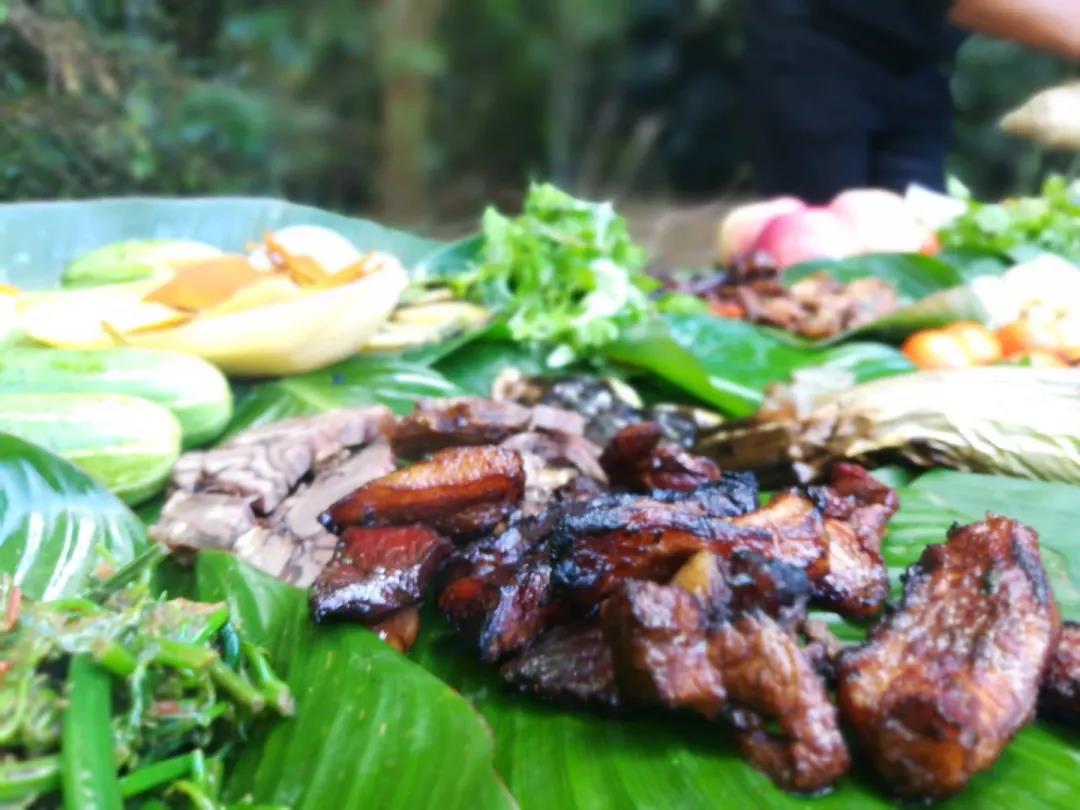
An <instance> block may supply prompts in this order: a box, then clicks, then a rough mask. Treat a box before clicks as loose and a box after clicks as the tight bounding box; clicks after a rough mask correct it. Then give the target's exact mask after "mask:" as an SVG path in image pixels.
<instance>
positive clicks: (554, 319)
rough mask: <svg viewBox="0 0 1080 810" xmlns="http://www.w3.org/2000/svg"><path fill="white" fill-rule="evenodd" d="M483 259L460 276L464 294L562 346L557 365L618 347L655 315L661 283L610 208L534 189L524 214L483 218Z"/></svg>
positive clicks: (527, 333)
mask: <svg viewBox="0 0 1080 810" xmlns="http://www.w3.org/2000/svg"><path fill="white" fill-rule="evenodd" d="M483 231H484V245H483V250H482V253H481V257H480V259H479V261H478V262H477V263H476V264H474V265H473V266H472V267H471V268H470V269H468V270H466V271H465V272H464V273H462V274H460V275H459V276H456V277H455V278H454V279H453V280H452V284H453V286H454V288H455V289H456V291H457V292H458V294H459V295H462V296H464V297H467V298H470V299H473V300H478V301H481V302H483V303H485V304H488V305H490V306H495V307H498V308H501V309H503V310H504V311H505V314H506V315H507V319H508V320H507V325H508V327H509V329H510V333H511V336H512V337H513V338H514V339H515V340H520V341H540V342H544V343H549V344H552V345H554V346H555V349H554V351H553V352H552V354H551V356H550V357H549V363H550V364H551V365H553V366H561V365H566V364H569V363H570V362H572V361H573V360H574V359H575V358H577V357H580V356H584V355H587V354H589V353H590V352H591V351H592V350H594V349H596V348H599V347H601V346H605V345H607V344H608V343H611V342H612V341H613V340H615V339H616V338H617V337H619V335H620V334H621V333H622V331H623V330H624V329H626V328H627V327H629V326H632V325H634V324H637V323H641V322H642V321H645V320H647V319H648V318H649V317H651V316H652V314H653V312H654V307H653V306H652V304H651V303H650V301H649V298H648V293H649V292H651V291H652V290H654V289H655V288H656V286H657V283H656V281H654V280H653V279H651V278H650V277H649V276H647V275H645V274H644V273H643V272H642V268H643V267H644V264H645V254H644V252H643V251H642V250H641V248H639V247H638V246H637V245H635V244H634V243H633V241H631V239H630V235H629V232H628V230H627V227H626V222H625V221H624V220H623V218H622V217H620V216H619V215H618V214H616V213H615V209H614V208H613V207H612V205H611V204H610V203H593V202H585V201H583V200H578V199H575V198H573V197H571V196H570V195H569V194H566V193H565V192H563V191H560V190H559V189H557V188H555V187H554V186H551V185H547V184H534V185H532V186H531V187H530V188H529V192H528V195H527V196H526V198H525V207H524V211H523V212H522V213H521V215H520V216H517V217H508V216H506V215H504V214H502V213H500V212H499V211H497V210H495V209H494V208H489V209H488V210H487V211H486V212H485V214H484V222H483Z"/></svg>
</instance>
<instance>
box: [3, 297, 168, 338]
mask: <svg viewBox="0 0 1080 810" xmlns="http://www.w3.org/2000/svg"><path fill="white" fill-rule="evenodd" d="M157 286H158V283H157V282H149V283H147V282H136V283H134V284H110V285H108V286H105V287H92V288H89V289H85V290H65V291H61V292H55V293H44V294H41V295H38V296H35V297H34V298H33V299H32V300H30V301H28V302H26V305H25V307H24V308H23V310H22V318H21V320H22V327H23V329H24V330H25V332H26V334H27V335H28V336H29V337H31V338H33V339H34V340H36V341H38V342H39V343H44V344H46V345H48V346H55V347H57V348H65V349H103V348H108V347H109V346H115V345H116V339H115V337H114V335H116V334H120V335H127V334H129V333H133V332H138V331H140V330H146V329H155V328H159V327H161V326H168V325H172V324H175V322H176V319H177V316H178V315H180V314H181V313H178V312H177V310H175V309H173V308H172V307H167V306H164V305H162V304H154V303H147V302H145V301H143V300H142V299H143V297H144V296H145V295H146V294H147V293H149V292H150V291H151V290H153V289H154V288H155V287H157ZM103 323H104V324H108V327H105V326H103V325H102V324H103Z"/></svg>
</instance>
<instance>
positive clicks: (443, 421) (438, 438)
mask: <svg viewBox="0 0 1080 810" xmlns="http://www.w3.org/2000/svg"><path fill="white" fill-rule="evenodd" d="M534 430H539V431H550V432H559V433H567V434H576V435H578V436H580V435H581V434H582V432H583V431H584V430H585V420H584V418H583V417H582V416H581V415H580V414H577V413H574V412H573V411H566V410H562V409H561V408H553V407H551V406H547V405H541V406H537V407H535V408H526V407H525V406H524V405H519V404H518V403H516V402H510V401H508V400H494V399H483V398H481V397H462V398H458V399H425V400H421V401H420V402H418V403H417V405H416V410H414V411H413V412H412V413H411V414H410V415H408V416H406V417H405V418H404V419H402V420H401V421H400V422H398V424H397V426H396V427H395V428H394V430H393V435H392V442H393V445H394V452H396V453H397V454H398V455H401V456H404V457H406V458H419V457H420V456H423V455H426V454H427V453H434V452H435V451H437V450H443V449H445V448H447V447H469V446H477V445H483V444H499V443H500V442H503V441H506V440H507V439H509V438H510V437H511V436H513V435H515V434H517V433H524V432H526V431H534Z"/></svg>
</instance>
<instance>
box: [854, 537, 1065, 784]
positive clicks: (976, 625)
mask: <svg viewBox="0 0 1080 810" xmlns="http://www.w3.org/2000/svg"><path fill="white" fill-rule="evenodd" d="M1059 630H1060V618H1059V614H1058V608H1057V604H1056V602H1055V601H1054V597H1053V594H1052V593H1051V592H1050V589H1049V586H1048V584H1047V580H1046V573H1045V571H1044V570H1043V565H1042V560H1041V557H1040V555H1039V546H1038V538H1037V537H1036V535H1035V532H1034V531H1032V530H1031V529H1029V528H1028V527H1026V526H1024V525H1022V524H1020V523H1017V522H1016V521H1013V520H1010V519H1008V518H1004V517H996V516H989V517H988V518H987V520H986V521H985V522H983V523H976V524H972V525H970V526H965V527H963V528H959V527H954V528H953V530H952V531H950V533H949V537H948V542H947V543H945V544H944V545H936V546H930V547H929V548H927V549H926V551H924V552H923V555H922V557H921V558H920V559H919V562H918V563H916V564H915V565H914V566H912V567H911V568H909V569H908V572H907V574H906V575H905V577H904V596H903V601H902V603H901V605H900V607H899V609H898V611H897V612H896V613H894V614H893V615H891V616H890V617H889V618H888V619H887V620H886V621H885V622H883V623H882V624H881V625H879V626H878V627H877V628H875V629H874V631H873V632H872V633H871V635H870V637H869V639H868V641H867V643H866V644H865V645H864V646H863V647H861V648H859V649H858V650H857V651H855V652H852V653H850V654H847V655H845V656H844V658H843V659H842V661H841V664H840V671H839V705H840V709H841V713H842V715H843V717H844V720H845V721H846V722H847V723H849V724H850V725H851V727H852V728H853V729H854V731H855V733H856V734H857V735H858V738H859V740H860V742H861V744H862V749H863V750H864V751H866V752H867V754H868V756H869V758H870V760H871V761H872V762H873V764H874V766H875V767H876V768H877V769H878V770H879V771H880V772H881V773H882V775H884V776H885V777H886V779H887V780H888V782H889V784H890V785H892V786H893V787H894V789H895V790H896V791H897V792H898V793H900V794H901V795H904V796H909V797H919V798H936V797H941V796H946V795H948V794H951V793H954V792H956V791H957V790H960V789H961V788H962V787H964V785H966V784H967V782H968V780H969V779H971V777H972V776H973V775H974V774H976V773H977V772H979V771H982V770H985V769H986V768H988V767H990V765H992V764H993V763H994V761H995V760H996V759H997V757H998V755H999V754H1000V753H1001V751H1002V749H1003V748H1004V746H1005V745H1006V744H1007V743H1008V742H1009V741H1010V740H1011V739H1012V737H1013V735H1014V734H1015V733H1016V732H1017V731H1018V730H1019V729H1020V728H1021V727H1022V726H1023V725H1024V724H1026V723H1027V722H1028V721H1029V720H1031V718H1032V716H1033V713H1034V710H1035V701H1036V697H1037V694H1038V690H1039V683H1040V681H1041V679H1042V676H1043V672H1044V670H1045V668H1046V665H1047V663H1048V661H1049V660H1050V656H1051V655H1052V653H1053V651H1054V648H1055V645H1056V644H1057V640H1058V634H1059Z"/></svg>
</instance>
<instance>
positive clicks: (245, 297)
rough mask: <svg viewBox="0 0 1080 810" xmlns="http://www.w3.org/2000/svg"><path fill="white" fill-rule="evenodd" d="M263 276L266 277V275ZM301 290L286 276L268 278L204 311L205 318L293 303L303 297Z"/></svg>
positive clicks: (238, 291)
mask: <svg viewBox="0 0 1080 810" xmlns="http://www.w3.org/2000/svg"><path fill="white" fill-rule="evenodd" d="M263 275H266V274H265V273H264V274H263ZM302 293H303V290H301V289H300V287H298V286H297V285H296V284H295V283H294V282H293V281H292V280H291V279H288V278H286V277H285V276H268V277H267V278H264V279H262V280H261V281H257V282H255V283H254V284H251V285H249V286H247V287H244V288H243V289H240V290H237V291H236V292H235V293H234V294H233V295H232V296H231V297H229V298H227V299H226V300H224V301H222V302H221V303H220V304H218V305H217V306H214V307H210V308H208V309H206V310H203V315H204V316H213V315H225V314H227V313H230V312H239V311H241V310H244V309H255V308H256V307H265V306H268V305H269V304H280V303H282V302H284V301H291V300H292V299H293V298H296V297H297V296H299V295H301V294H302Z"/></svg>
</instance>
